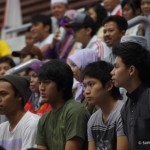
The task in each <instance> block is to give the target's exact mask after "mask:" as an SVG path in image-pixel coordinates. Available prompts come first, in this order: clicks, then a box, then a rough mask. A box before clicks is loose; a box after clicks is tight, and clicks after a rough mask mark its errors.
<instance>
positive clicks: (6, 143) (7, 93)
mask: <svg viewBox="0 0 150 150" xmlns="http://www.w3.org/2000/svg"><path fill="white" fill-rule="evenodd" d="M28 88H29V81H28V80H27V79H26V78H23V77H19V76H15V75H6V76H3V77H1V78H0V114H5V115H6V117H7V119H8V121H6V122H4V123H2V124H0V145H2V146H3V147H4V148H5V149H7V150H16V149H18V150H19V149H21V150H26V149H27V148H30V147H33V146H34V145H35V136H36V129H37V123H38V120H39V116H37V115H35V114H32V113H31V112H26V111H25V110H24V105H25V103H26V100H27V99H28V97H27V95H28V94H27V92H28V90H27V89H28Z"/></svg>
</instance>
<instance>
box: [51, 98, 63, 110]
mask: <svg viewBox="0 0 150 150" xmlns="http://www.w3.org/2000/svg"><path fill="white" fill-rule="evenodd" d="M64 103H65V101H64V100H63V99H60V100H58V101H56V102H55V103H53V104H50V105H51V106H52V110H53V111H57V110H58V109H59V108H61V107H62V106H63V105H64Z"/></svg>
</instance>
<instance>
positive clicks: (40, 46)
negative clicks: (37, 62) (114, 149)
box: [34, 34, 54, 49]
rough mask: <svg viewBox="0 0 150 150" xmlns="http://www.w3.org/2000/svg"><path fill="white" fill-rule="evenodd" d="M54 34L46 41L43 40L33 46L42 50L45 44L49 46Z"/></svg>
mask: <svg viewBox="0 0 150 150" xmlns="http://www.w3.org/2000/svg"><path fill="white" fill-rule="evenodd" d="M53 37H54V34H50V35H49V36H48V37H47V38H46V39H44V40H43V41H42V42H37V43H35V44H34V45H35V46H37V47H38V48H40V49H41V48H43V47H44V46H45V45H47V44H51V43H52V40H53Z"/></svg>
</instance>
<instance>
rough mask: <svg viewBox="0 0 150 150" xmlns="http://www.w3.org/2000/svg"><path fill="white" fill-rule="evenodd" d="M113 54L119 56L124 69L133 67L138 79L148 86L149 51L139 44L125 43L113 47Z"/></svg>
mask: <svg viewBox="0 0 150 150" xmlns="http://www.w3.org/2000/svg"><path fill="white" fill-rule="evenodd" d="M113 54H114V55H115V56H119V57H120V58H121V59H122V62H123V63H124V64H125V66H126V67H130V66H131V65H133V66H135V68H136V69H137V70H138V75H139V79H140V80H141V81H142V82H143V83H144V84H145V85H147V86H150V51H148V50H146V49H145V48H144V47H142V46H141V45H140V44H137V43H133V42H126V43H120V44H117V45H115V46H114V48H113Z"/></svg>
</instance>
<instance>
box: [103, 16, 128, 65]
mask: <svg viewBox="0 0 150 150" xmlns="http://www.w3.org/2000/svg"><path fill="white" fill-rule="evenodd" d="M103 27H104V30H103V32H104V41H105V43H106V44H107V46H108V47H110V48H111V49H112V47H113V46H114V45H115V44H117V43H118V42H120V39H121V37H122V36H123V35H125V32H126V30H127V27H128V24H127V21H126V19H125V18H123V17H121V16H115V15H114V16H109V17H107V18H106V19H105V20H104V22H103ZM114 59H115V57H114V55H113V54H112V52H111V53H110V54H109V56H108V57H106V58H105V59H104V60H105V61H107V62H110V63H113V62H114Z"/></svg>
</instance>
